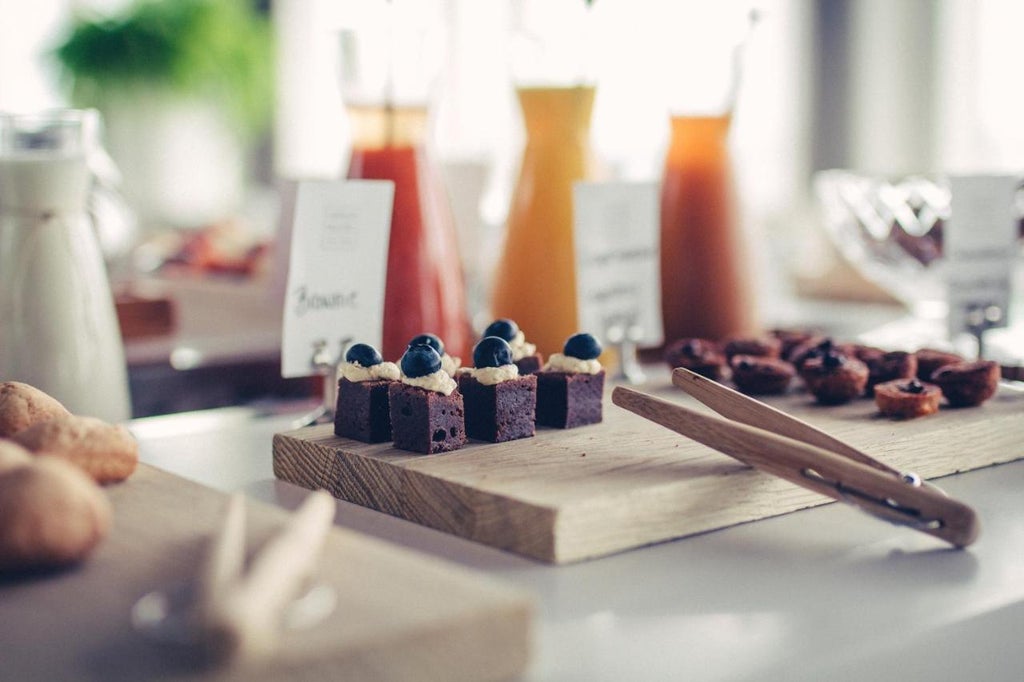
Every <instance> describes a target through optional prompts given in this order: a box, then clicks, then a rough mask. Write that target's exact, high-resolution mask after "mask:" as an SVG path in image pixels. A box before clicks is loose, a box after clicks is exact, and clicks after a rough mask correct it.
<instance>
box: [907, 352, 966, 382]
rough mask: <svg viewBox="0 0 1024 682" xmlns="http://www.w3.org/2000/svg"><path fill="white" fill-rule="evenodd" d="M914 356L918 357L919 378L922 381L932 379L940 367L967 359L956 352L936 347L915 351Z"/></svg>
mask: <svg viewBox="0 0 1024 682" xmlns="http://www.w3.org/2000/svg"><path fill="white" fill-rule="evenodd" d="M914 357H916V358H917V378H918V379H920V380H921V381H931V380H932V375H933V374H935V371H936V370H937V369H939V368H940V367H945V366H946V365H953V364H956V363H958V362H964V361H965V360H966V358H964V357H963V356H961V355H957V354H956V353H949V352H947V351H944V350H935V349H934V348H922V349H920V350H919V351H917V352H916V353H914Z"/></svg>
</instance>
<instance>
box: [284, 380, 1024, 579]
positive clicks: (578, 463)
mask: <svg viewBox="0 0 1024 682" xmlns="http://www.w3.org/2000/svg"><path fill="white" fill-rule="evenodd" d="M645 390H647V391H648V392H650V393H653V394H655V395H658V396H661V397H663V398H667V399H670V400H677V401H679V402H683V403H685V404H688V405H691V406H697V403H696V402H695V401H693V400H692V399H691V398H689V396H686V395H685V394H683V393H682V392H681V391H679V390H678V389H675V388H674V387H671V386H663V387H660V388H654V389H652V388H650V387H647V388H646V389H645ZM769 402H771V403H772V404H773V405H775V406H776V407H779V408H780V409H783V410H785V411H786V412H789V413H791V414H794V415H796V416H798V417H800V418H802V419H805V420H806V421H809V422H811V423H813V424H815V425H817V426H819V427H821V428H823V429H825V430H826V431H828V432H830V433H832V434H834V435H836V436H838V437H839V438H841V439H843V440H846V441H847V442H849V443H851V444H852V445H854V446H857V447H860V448H862V449H863V450H865V451H866V452H868V453H870V454H872V455H874V456H875V457H877V458H878V459H881V460H883V461H885V462H887V463H889V464H890V465H892V466H894V467H896V468H899V469H901V470H904V471H908V470H909V471H914V472H916V473H918V474H920V475H921V476H923V477H925V478H935V477H938V476H944V475H947V474H951V473H955V472H958V471H967V470H970V469H976V468H978V467H983V466H988V465H990V464H995V463H999V462H1008V461H1012V460H1014V459H1018V458H1020V457H1024V419H1022V418H1021V417H1022V416H1024V395H1021V394H1019V393H1014V392H1012V391H1010V390H1006V389H1000V392H999V394H998V395H997V396H996V397H995V398H994V399H992V400H991V401H989V402H988V403H986V404H985V405H983V406H981V407H977V408H967V409H960V410H953V409H943V410H941V411H940V412H939V414H936V415H932V416H929V417H925V418H922V419H916V420H911V421H906V422H897V421H892V420H889V419H885V418H882V417H880V416H879V415H878V414H877V412H876V409H875V406H874V403H873V402H872V401H870V400H859V401H857V402H854V403H851V404H849V405H844V406H841V407H819V406H816V405H814V404H813V402H812V400H811V399H810V397H809V396H808V395H807V394H806V393H804V392H796V393H792V394H790V395H788V396H784V397H781V398H777V399H774V400H771V401H769ZM273 448H274V474H275V475H276V476H277V477H278V478H280V479H282V480H285V481H291V482H292V483H296V484H298V485H301V486H304V487H306V488H311V489H315V488H324V489H326V490H328V491H330V492H331V493H332V494H333V495H335V496H336V497H339V498H341V499H344V500H348V501H350V502H354V503H356V504H360V505H363V506H365V507H369V508H371V509H377V510H380V511H383V512H386V513H388V514H393V515H395V516H399V517H402V518H404V519H408V520H410V521H414V522H416V523H420V524H423V525H425V526H430V527H432V528H437V529H440V530H443V531H446V532H449V533H454V534H455V535H459V536H462V537H464V538H468V539H470V540H475V541H477V542H482V543H485V544H488V545H492V546H494V547H498V548H501V549H505V550H509V551H512V552H516V553H518V554H523V555H525V556H528V557H533V558H536V559H540V560H542V561H547V562H552V563H566V562H573V561H580V560H583V559H589V558H594V557H600V556H604V555H607V554H611V553H613V552H619V551H622V550H626V549H630V548H634V547H639V546H642V545H647V544H651V543H655V542H660V541H663V540H670V539H673V538H679V537H683V536H686V535H692V534H694V533H700V532H704V531H709V530H714V529H718V528H723V527H726V526H731V525H734V524H737V523H743V522H746V521H753V520H756V519H762V518H766V517H770V516H775V515H778V514H783V513H786V512H791V511H794V510H797V509H802V508H805V507H810V506H814V505H818V504H824V503H826V502H829V501H831V500H830V499H829V498H826V497H823V496H821V495H818V494H816V493H812V492H810V491H808V490H806V489H804V488H801V487H797V486H795V485H793V484H790V483H787V482H786V481H783V480H781V479H778V478H775V477H772V476H769V475H767V474H763V473H761V472H758V471H755V470H752V469H749V468H746V467H744V466H743V465H741V464H739V463H738V462H736V461H735V460H733V459H731V458H729V457H726V456H725V455H721V454H719V453H717V452H715V451H714V450H711V449H709V448H706V447H704V446H702V445H699V444H697V443H694V442H693V441H690V440H687V439H685V438H683V437H681V436H679V435H677V434H675V433H673V432H671V431H668V430H667V429H664V428H662V427H660V426H658V425H656V424H653V423H651V422H648V421H647V420H645V419H642V418H640V417H638V416H636V415H634V414H631V413H629V412H626V411H625V410H623V409H620V408H618V407H616V406H614V405H612V404H611V403H610V401H608V399H607V396H606V401H605V406H604V422H603V423H601V424H597V425H593V426H587V427H582V428H578V429H573V430H568V431H560V430H557V429H538V432H537V435H536V437H534V438H530V439H524V440H519V441H512V442H509V443H498V444H489V443H479V442H470V444H468V445H467V446H466V447H464V448H463V449H461V450H458V451H456V452H451V453H444V454H437V455H426V456H425V455H417V454H413V453H409V452H403V451H400V450H396V449H394V448H392V447H391V446H390V444H387V443H385V444H377V445H367V444H364V443H358V442H355V441H352V440H348V439H345V438H339V437H336V436H335V435H334V434H333V430H332V427H331V425H330V424H326V425H320V426H312V427H307V428H304V429H300V430H297V431H292V432H289V433H282V434H278V435H276V436H275V438H274V444H273ZM965 502H967V503H968V504H969V503H970V502H971V501H970V500H965ZM981 521H982V533H984V519H982V520H981Z"/></svg>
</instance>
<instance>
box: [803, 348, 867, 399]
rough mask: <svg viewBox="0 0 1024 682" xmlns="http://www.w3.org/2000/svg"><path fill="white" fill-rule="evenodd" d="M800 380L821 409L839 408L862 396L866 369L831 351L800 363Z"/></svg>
mask: <svg viewBox="0 0 1024 682" xmlns="http://www.w3.org/2000/svg"><path fill="white" fill-rule="evenodd" d="M800 376H801V377H802V378H803V380H804V382H805V383H806V384H807V389H808V390H809V391H810V392H811V393H812V394H814V398H815V399H816V400H817V401H818V402H819V403H821V404H822V405H842V404H843V403H848V402H850V401H851V400H853V399H854V398H856V397H857V396H859V395H861V394H862V393H863V392H864V387H865V386H867V384H868V366H867V365H865V364H864V363H863V362H861V361H860V360H858V359H857V358H855V357H853V356H850V355H846V354H844V353H839V352H836V351H831V352H829V353H826V354H825V355H821V356H818V357H813V358H810V359H809V360H807V361H805V362H804V365H803V370H802V371H801V372H800Z"/></svg>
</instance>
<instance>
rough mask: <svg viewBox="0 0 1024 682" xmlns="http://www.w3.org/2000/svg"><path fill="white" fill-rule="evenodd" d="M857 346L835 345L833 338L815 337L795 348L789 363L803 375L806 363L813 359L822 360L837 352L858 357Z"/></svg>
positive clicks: (848, 344) (847, 344)
mask: <svg viewBox="0 0 1024 682" xmlns="http://www.w3.org/2000/svg"><path fill="white" fill-rule="evenodd" d="M856 350H857V348H856V346H855V345H854V344H852V343H835V341H833V340H832V338H831V337H828V336H825V337H815V338H813V339H811V340H809V341H807V342H806V343H803V344H801V345H799V346H797V347H796V348H794V349H793V350H792V351H791V352H790V354H789V358H788V360H789V363H790V364H792V365H793V366H794V367H796V371H797V374H800V375H801V376H803V375H802V372H803V367H804V363H805V362H807V361H808V360H811V359H812V358H821V357H824V356H825V355H827V354H829V353H832V352H835V353H841V354H843V355H845V356H847V357H857V353H856Z"/></svg>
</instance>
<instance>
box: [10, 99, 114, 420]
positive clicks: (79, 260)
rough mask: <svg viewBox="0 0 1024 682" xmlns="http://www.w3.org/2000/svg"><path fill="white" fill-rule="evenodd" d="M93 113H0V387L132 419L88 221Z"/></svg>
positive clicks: (106, 285) (107, 289) (76, 409)
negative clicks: (24, 386)
mask: <svg viewBox="0 0 1024 682" xmlns="http://www.w3.org/2000/svg"><path fill="white" fill-rule="evenodd" d="M97 137H98V115H97V114H96V112H90V111H73V110H64V111H57V112H53V113H47V114H40V115H24V116H18V115H0V379H3V380H15V381H22V382H25V383H28V384H32V385H33V386H36V387H37V388H39V389H41V390H43V391H45V392H47V393H49V394H51V395H52V396H54V397H55V398H57V399H58V400H60V401H61V402H62V403H64V405H65V406H66V407H67V408H68V409H69V410H71V411H72V412H73V413H76V414H82V415H89V416H94V417H100V418H102V419H106V420H108V421H122V420H125V419H128V418H129V417H130V416H131V404H130V401H129V396H128V380H127V366H126V363H125V354H124V345H123V342H122V340H121V332H120V328H119V326H118V322H117V316H116V314H115V309H114V299H113V295H112V294H111V290H110V282H109V280H108V278H107V272H106V269H105V267H104V264H103V258H102V255H101V252H100V248H99V244H98V242H97V237H96V232H95V230H94V227H93V225H92V223H91V220H90V217H89V214H88V210H87V207H88V199H89V193H90V187H91V182H92V177H91V175H90V173H89V169H88V167H87V161H86V159H87V156H88V154H89V153H90V150H91V149H92V148H93V147H94V146H95V145H97V144H98V140H97Z"/></svg>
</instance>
